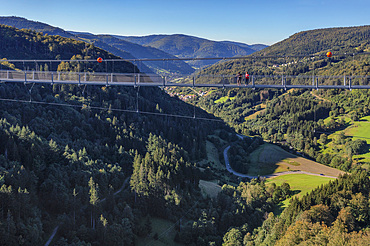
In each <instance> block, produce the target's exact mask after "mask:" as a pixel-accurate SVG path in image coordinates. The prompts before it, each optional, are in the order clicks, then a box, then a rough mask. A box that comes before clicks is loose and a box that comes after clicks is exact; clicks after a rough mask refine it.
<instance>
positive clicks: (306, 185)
mask: <svg viewBox="0 0 370 246" xmlns="http://www.w3.org/2000/svg"><path fill="white" fill-rule="evenodd" d="M331 180H334V178H328V177H323V176H315V175H307V174H286V175H280V176H277V177H273V178H268V179H267V184H269V183H275V184H276V185H278V186H280V185H282V184H283V183H284V182H285V183H288V184H289V185H290V189H291V190H292V191H293V194H294V195H293V196H292V197H302V196H304V195H305V194H307V193H308V192H310V191H312V190H313V189H315V188H317V187H319V186H320V185H323V184H327V183H329V181H331ZM290 199H291V198H288V199H286V200H284V201H283V202H282V204H281V206H280V208H279V211H277V210H276V211H275V212H274V213H275V214H279V213H280V212H281V211H282V209H284V208H286V207H287V206H288V205H289V201H290Z"/></svg>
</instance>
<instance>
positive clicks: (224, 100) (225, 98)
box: [215, 96, 235, 104]
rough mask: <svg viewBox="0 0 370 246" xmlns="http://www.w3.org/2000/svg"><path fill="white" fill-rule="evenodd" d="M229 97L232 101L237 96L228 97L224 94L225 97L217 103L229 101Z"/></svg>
mask: <svg viewBox="0 0 370 246" xmlns="http://www.w3.org/2000/svg"><path fill="white" fill-rule="evenodd" d="M227 99H229V100H230V101H232V100H234V99H235V97H228V96H224V97H221V98H220V99H218V100H216V101H215V103H216V104H217V103H224V102H226V101H227Z"/></svg>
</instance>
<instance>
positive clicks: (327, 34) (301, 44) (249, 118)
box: [194, 26, 370, 171]
mask: <svg viewBox="0 0 370 246" xmlns="http://www.w3.org/2000/svg"><path fill="white" fill-rule="evenodd" d="M369 35H370V27H369V26H363V27H352V28H332V29H319V30H313V31H306V32H301V33H297V34H295V35H293V36H291V37H289V38H288V39H286V40H284V41H282V42H280V43H277V44H275V45H272V46H270V47H268V48H266V49H264V50H263V51H260V52H256V53H254V54H253V57H254V56H256V57H258V58H253V57H250V58H248V59H244V60H235V61H228V62H224V63H220V64H217V65H213V66H211V67H209V68H207V69H205V70H203V71H202V72H201V73H200V74H236V73H237V72H238V71H240V72H243V71H247V72H248V73H249V74H251V75H274V74H276V75H309V76H312V75H331V76H333V75H335V76H339V75H369V74H370V65H369V64H370V56H369V55H368V54H366V52H368V49H369V47H370V44H369V41H368V36H369ZM333 37H335V38H333ZM308 44H310V45H308ZM329 50H330V51H332V52H333V54H334V56H333V57H331V58H328V57H326V56H325V54H326V52H327V51H329ZM345 53H347V54H349V55H347V56H346V55H344V54H345ZM303 54H306V55H308V54H323V56H315V57H309V56H307V57H303V56H302V57H300V56H297V57H284V56H294V55H303ZM335 54H337V55H335ZM353 54H356V55H355V56H354V55H353ZM264 56H266V58H263V57H264ZM271 56H272V57H271ZM273 56H281V57H276V58H274V57H273ZM342 80H343V79H342ZM354 81H356V80H353V83H354ZM323 83H332V82H331V81H330V80H328V81H323ZM347 83H348V82H347ZM356 83H357V84H367V85H368V84H369V81H368V80H366V78H365V79H363V80H361V81H360V80H358V81H356ZM368 93H369V92H368V91H367V90H358V91H357V90H352V91H347V90H319V91H315V92H309V91H304V90H290V91H285V90H251V89H230V90H224V91H220V90H219V91H214V92H212V93H209V94H206V96H203V97H198V96H196V97H195V98H194V103H195V104H196V105H198V106H199V107H202V108H204V109H206V110H207V111H208V112H210V113H212V114H215V115H216V116H219V117H221V118H223V119H225V121H226V122H228V123H229V124H230V126H232V127H233V128H235V129H236V130H237V131H238V132H240V133H243V134H246V135H258V136H261V137H263V138H264V139H265V140H268V141H271V142H275V143H279V144H281V145H282V146H286V148H293V149H295V150H296V151H299V152H303V153H305V155H306V156H308V157H310V158H312V159H315V160H317V161H318V162H320V163H323V164H327V165H331V166H333V167H336V168H340V169H342V170H345V171H348V170H351V169H353V168H358V165H355V163H357V162H356V161H355V162H353V161H354V159H352V157H353V155H356V154H358V153H360V152H361V151H363V150H361V149H365V151H367V150H366V146H367V144H366V141H364V140H356V142H354V141H352V138H345V137H342V138H341V140H335V139H334V140H333V142H335V143H337V144H340V145H341V146H343V151H339V150H338V151H331V153H328V152H324V151H323V148H325V147H324V145H325V144H326V143H327V142H328V140H326V137H327V136H328V135H329V134H330V133H333V132H335V131H337V130H340V129H344V128H345V127H347V126H348V125H349V122H348V120H346V118H347V119H356V118H357V119H359V118H361V117H364V116H367V115H368V114H369V107H368V106H369V100H368V98H369V97H368ZM220 98H222V99H223V100H219V99H220ZM329 117H330V118H329ZM328 118H329V119H330V120H329V119H328Z"/></svg>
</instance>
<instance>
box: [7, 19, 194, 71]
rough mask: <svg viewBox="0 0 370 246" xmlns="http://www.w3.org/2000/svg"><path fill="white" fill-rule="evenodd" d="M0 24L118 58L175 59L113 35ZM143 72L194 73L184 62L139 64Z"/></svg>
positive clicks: (17, 21)
mask: <svg viewBox="0 0 370 246" xmlns="http://www.w3.org/2000/svg"><path fill="white" fill-rule="evenodd" d="M0 24H3V25H8V26H12V27H15V28H18V29H31V30H34V31H37V32H42V33H44V34H48V35H59V36H62V37H66V38H73V39H76V40H80V41H85V42H88V43H94V45H95V46H96V47H99V48H102V49H104V50H106V51H108V52H110V53H112V54H114V55H116V56H119V57H121V58H124V59H135V58H149V59H175V58H176V57H174V56H173V55H170V54H167V53H165V52H163V51H161V50H157V49H155V48H152V47H144V46H141V45H137V44H135V43H130V42H127V41H125V40H122V39H117V38H115V37H113V36H111V35H95V34H92V33H87V32H73V31H65V30H63V29H61V28H58V27H53V26H50V25H48V24H45V23H41V22H36V21H31V20H27V19H25V18H21V17H14V16H12V17H0ZM137 65H138V66H139V68H140V70H141V71H143V72H146V73H153V72H155V73H160V72H165V73H168V72H171V73H180V74H190V73H192V72H193V71H194V69H193V68H192V67H190V66H189V65H188V64H187V63H185V62H183V61H166V62H163V61H161V62H143V63H140V64H137Z"/></svg>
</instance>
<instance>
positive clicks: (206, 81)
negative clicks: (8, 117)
mask: <svg viewBox="0 0 370 246" xmlns="http://www.w3.org/2000/svg"><path fill="white" fill-rule="evenodd" d="M0 81H1V82H11V83H35V84H37V83H46V84H73V85H99V86H133V87H138V86H154V87H158V86H168V87H216V88H276V89H290V88H301V89H370V76H346V75H343V76H314V75H312V76H287V75H268V76H267V75H251V76H250V80H249V81H247V83H245V82H246V81H242V84H241V85H238V84H237V83H236V78H235V76H232V75H188V76H173V75H172V76H163V77H162V76H159V75H157V74H143V73H142V74H141V73H130V74H122V73H74V72H39V71H13V70H1V71H0Z"/></svg>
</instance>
